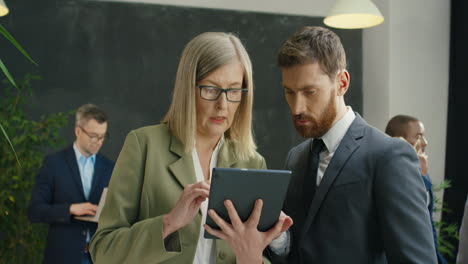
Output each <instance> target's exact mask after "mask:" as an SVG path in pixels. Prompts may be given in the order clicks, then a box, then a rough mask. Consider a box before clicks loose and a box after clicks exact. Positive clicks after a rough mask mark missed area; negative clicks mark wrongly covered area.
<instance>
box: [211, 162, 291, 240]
mask: <svg viewBox="0 0 468 264" xmlns="http://www.w3.org/2000/svg"><path fill="white" fill-rule="evenodd" d="M290 178H291V171H286V170H256V169H233V168H213V172H212V174H211V187H210V197H209V199H208V210H209V209H213V210H215V212H216V213H217V214H218V215H219V216H220V217H222V218H223V219H224V220H225V221H227V222H229V223H230V220H229V214H228V212H227V210H226V207H225V206H224V201H225V200H231V201H232V203H233V204H234V207H235V208H236V211H237V213H238V214H239V217H240V219H241V220H242V221H243V222H245V221H247V219H248V218H249V216H250V214H251V212H252V210H253V208H254V205H255V201H256V200H257V199H262V200H263V208H262V214H261V216H260V222H259V225H258V230H260V231H267V230H269V229H270V228H271V227H273V226H274V225H275V224H276V222H277V221H278V217H279V215H280V213H281V208H282V207H283V202H284V199H285V197H286V192H287V190H288V185H289V179H290ZM206 224H207V225H209V226H211V227H213V228H215V229H219V227H218V225H216V223H215V222H214V221H213V219H211V217H210V216H209V215H207V216H206ZM204 236H205V238H217V237H215V236H213V235H211V234H210V233H208V232H207V231H206V230H205V234H204Z"/></svg>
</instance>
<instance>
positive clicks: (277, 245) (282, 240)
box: [269, 230, 291, 256]
mask: <svg viewBox="0 0 468 264" xmlns="http://www.w3.org/2000/svg"><path fill="white" fill-rule="evenodd" d="M290 237H291V235H290V234H289V230H288V231H286V232H283V233H282V234H281V235H280V236H279V237H278V238H276V239H275V240H273V241H271V243H270V245H269V247H270V249H271V251H273V253H275V254H276V255H278V256H285V255H287V254H289V250H290V249H289V248H290V245H291V239H290Z"/></svg>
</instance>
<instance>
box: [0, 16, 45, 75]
mask: <svg viewBox="0 0 468 264" xmlns="http://www.w3.org/2000/svg"><path fill="white" fill-rule="evenodd" d="M0 33H1V34H2V35H3V36H4V37H5V38H6V39H8V40H9V41H10V42H11V44H13V46H15V47H16V48H17V49H18V50H19V51H20V52H21V53H23V55H24V56H25V57H26V58H27V59H28V60H29V61H30V62H32V63H33V64H34V65H36V66H38V65H37V63H36V62H35V61H34V60H33V59H32V58H31V57H30V56H29V54H28V53H27V52H26V51H25V50H24V49H23V48H22V47H21V45H20V44H19V43H18V42H17V41H16V40H15V38H13V36H12V35H11V34H10V33H9V32H8V31H7V30H6V28H4V27H3V26H2V25H0Z"/></svg>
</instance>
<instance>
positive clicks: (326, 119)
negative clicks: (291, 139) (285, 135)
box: [293, 92, 336, 138]
mask: <svg viewBox="0 0 468 264" xmlns="http://www.w3.org/2000/svg"><path fill="white" fill-rule="evenodd" d="M335 118H336V108H335V93H334V92H332V93H331V96H330V100H328V104H327V105H326V107H325V109H324V110H323V112H322V114H321V115H320V116H319V120H316V119H314V118H313V117H312V116H309V115H306V114H299V115H295V116H293V123H294V126H295V127H296V130H297V132H298V133H299V134H300V135H301V136H302V137H304V138H321V137H322V136H323V135H325V133H327V132H328V130H330V128H331V126H332V124H333V121H334V120H335ZM297 120H309V121H310V122H311V124H310V125H307V126H301V125H298V124H297V122H296V121H297Z"/></svg>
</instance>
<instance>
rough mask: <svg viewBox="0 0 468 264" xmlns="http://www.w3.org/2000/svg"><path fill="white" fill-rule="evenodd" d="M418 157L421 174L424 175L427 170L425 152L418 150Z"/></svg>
mask: <svg viewBox="0 0 468 264" xmlns="http://www.w3.org/2000/svg"><path fill="white" fill-rule="evenodd" d="M418 158H419V163H421V175H422V176H424V175H426V174H427V170H428V164H427V158H428V157H427V154H426V153H425V152H422V151H421V150H419V151H418Z"/></svg>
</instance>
